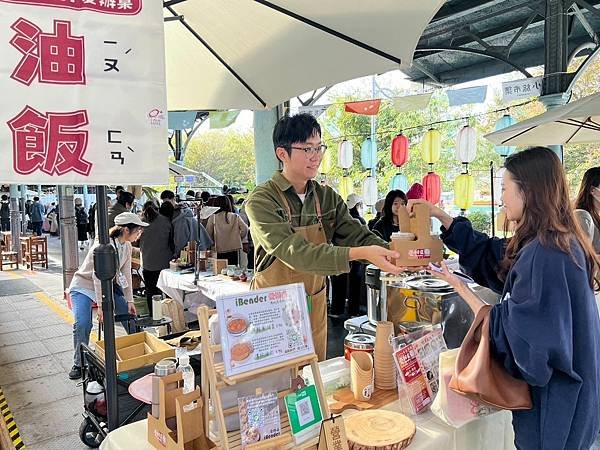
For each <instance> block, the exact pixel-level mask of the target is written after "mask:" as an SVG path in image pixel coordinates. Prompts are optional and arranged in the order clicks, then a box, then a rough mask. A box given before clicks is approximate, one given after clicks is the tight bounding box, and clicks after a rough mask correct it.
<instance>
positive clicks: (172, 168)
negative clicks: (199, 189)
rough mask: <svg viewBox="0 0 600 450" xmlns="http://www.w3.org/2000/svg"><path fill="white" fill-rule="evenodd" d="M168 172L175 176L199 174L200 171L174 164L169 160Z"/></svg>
mask: <svg viewBox="0 0 600 450" xmlns="http://www.w3.org/2000/svg"><path fill="white" fill-rule="evenodd" d="M169 173H170V174H171V175H175V176H182V177H183V176H186V175H200V172H196V171H195V170H193V169H190V168H188V167H185V166H182V165H180V164H176V163H174V162H171V161H169Z"/></svg>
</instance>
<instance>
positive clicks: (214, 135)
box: [185, 130, 256, 190]
mask: <svg viewBox="0 0 600 450" xmlns="http://www.w3.org/2000/svg"><path fill="white" fill-rule="evenodd" d="M185 166H186V167H189V168H190V169H193V170H196V171H198V172H206V173H207V174H209V175H210V176H212V177H213V178H216V179H217V180H219V181H221V182H222V183H223V184H227V185H228V186H236V187H245V188H247V189H248V190H252V189H254V186H255V180H256V175H255V168H256V162H255V158H254V136H253V134H252V132H244V133H243V132H238V131H229V130H227V131H210V132H208V133H203V134H201V135H199V136H198V137H197V138H195V139H193V140H192V142H191V143H190V145H189V147H188V149H187V151H186V154H185Z"/></svg>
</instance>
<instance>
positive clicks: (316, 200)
mask: <svg viewBox="0 0 600 450" xmlns="http://www.w3.org/2000/svg"><path fill="white" fill-rule="evenodd" d="M313 192H314V193H315V209H316V210H317V220H318V221H319V225H321V226H322V225H323V221H322V220H321V218H322V217H323V214H322V213H321V201H320V200H319V196H318V195H317V191H316V190H315V187H314V186H313Z"/></svg>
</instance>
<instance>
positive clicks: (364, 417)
mask: <svg viewBox="0 0 600 450" xmlns="http://www.w3.org/2000/svg"><path fill="white" fill-rule="evenodd" d="M344 422H345V427H346V437H347V438H348V447H349V449H350V450H379V449H381V450H384V449H385V450H401V449H404V448H406V447H407V446H408V445H409V444H410V443H411V441H412V439H413V437H414V435H415V433H416V431H417V427H416V425H415V423H414V422H413V421H412V420H410V419H409V418H408V417H406V416H405V415H403V414H400V413H397V412H394V411H386V410H382V409H378V410H371V411H361V412H358V413H356V414H352V415H351V416H349V417H346V418H344Z"/></svg>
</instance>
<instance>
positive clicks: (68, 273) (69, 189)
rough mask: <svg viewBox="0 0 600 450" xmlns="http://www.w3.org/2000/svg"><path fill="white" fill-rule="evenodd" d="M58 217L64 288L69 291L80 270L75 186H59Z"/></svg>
mask: <svg viewBox="0 0 600 450" xmlns="http://www.w3.org/2000/svg"><path fill="white" fill-rule="evenodd" d="M58 215H59V217H60V244H61V245H60V246H61V250H62V266H63V287H64V289H67V288H68V287H69V285H70V284H71V279H72V278H73V274H74V273H75V272H76V271H77V269H78V268H79V255H78V254H77V226H76V221H75V205H74V203H73V186H58Z"/></svg>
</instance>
